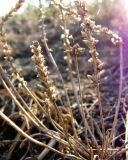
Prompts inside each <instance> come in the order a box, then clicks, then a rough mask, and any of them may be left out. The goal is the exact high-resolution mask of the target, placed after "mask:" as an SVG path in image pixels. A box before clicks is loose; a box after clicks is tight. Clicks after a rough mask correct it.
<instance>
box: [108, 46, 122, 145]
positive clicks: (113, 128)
mask: <svg viewBox="0 0 128 160" xmlns="http://www.w3.org/2000/svg"><path fill="white" fill-rule="evenodd" d="M119 59H120V81H119V82H120V84H119V94H118V101H117V105H116V110H115V116H114V121H113V125H112V130H111V134H110V138H109V141H110V142H111V140H112V138H113V134H114V133H115V127H116V124H117V118H118V113H119V108H120V101H121V93H122V88H123V45H122V44H121V45H120V58H119ZM109 145H110V143H109Z"/></svg>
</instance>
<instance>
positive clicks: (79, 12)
mask: <svg viewBox="0 0 128 160" xmlns="http://www.w3.org/2000/svg"><path fill="white" fill-rule="evenodd" d="M23 2H24V0H19V1H18V2H17V3H16V5H15V7H14V8H12V9H11V10H10V12H9V13H7V14H6V15H5V16H3V17H2V19H1V23H0V32H1V40H0V47H1V48H2V49H3V53H4V58H5V63H7V64H8V65H9V68H10V72H11V74H10V75H8V73H6V71H5V70H4V69H3V67H2V65H0V80H1V83H2V85H3V86H4V87H5V89H6V90H7V92H8V94H9V95H10V97H11V98H12V100H13V102H14V103H15V104H16V107H17V109H18V116H19V117H21V118H22V125H21V126H20V127H19V126H18V125H17V124H16V123H15V122H14V121H13V120H12V119H11V118H10V117H8V116H7V115H6V114H5V113H4V112H3V111H2V110H1V111H0V116H1V118H2V119H3V121H5V122H7V123H8V124H9V125H10V126H12V127H13V128H14V129H15V130H16V131H17V135H16V137H15V140H17V141H18V140H19V139H21V137H22V136H23V137H24V139H23V142H22V143H21V146H22V145H23V143H26V142H27V141H28V140H29V141H31V142H34V143H36V144H37V145H40V146H42V147H43V148H42V151H41V153H40V154H39V155H38V156H36V157H37V159H39V160H41V159H44V158H45V156H46V155H47V154H48V153H49V151H50V150H51V151H53V152H55V153H56V154H58V155H60V157H64V158H69V159H77V160H86V159H87V160H113V159H114V158H115V157H118V155H120V154H122V153H125V152H126V151H127V144H128V142H127V141H126V142H125V143H124V144H123V145H122V146H121V147H119V148H113V146H112V141H113V136H114V132H115V127H116V124H117V118H118V112H119V105H120V100H121V90H122V64H120V83H121V84H120V91H119V97H118V105H117V108H116V111H115V117H114V121H113V125H112V128H111V133H110V134H108V131H107V130H106V128H105V124H104V118H105V117H104V111H103V106H102V98H101V93H100V72H101V71H102V69H103V67H104V63H103V62H102V60H101V59H100V53H98V52H97V48H96V44H97V43H98V42H99V41H98V40H97V39H96V38H95V34H97V35H99V34H100V35H102V34H103V35H105V36H107V37H109V38H110V40H111V41H112V43H114V44H119V45H120V44H121V43H122V39H121V38H120V37H119V36H118V35H117V34H115V33H114V32H112V31H111V30H109V29H107V28H106V27H102V26H101V25H96V24H95V21H93V20H92V19H91V18H90V17H89V14H88V11H87V9H86V5H85V3H84V1H82V0H76V1H75V3H74V6H73V8H71V7H65V6H64V5H63V3H61V0H52V1H51V5H52V6H53V7H56V8H57V9H58V11H59V14H60V15H59V16H60V21H61V29H62V34H61V37H60V40H61V42H62V48H63V53H64V55H62V56H63V57H64V58H65V60H66V63H67V67H68V76H69V79H70V81H71V85H72V90H73V93H74V97H75V98H74V102H76V106H77V107H78V110H79V113H80V114H79V115H80V117H81V123H78V122H77V120H76V119H75V116H74V115H73V107H72V102H71V101H70V97H69V95H68V91H67V89H66V85H65V80H64V79H63V77H62V75H61V73H60V71H59V68H58V66H57V64H56V62H55V60H54V58H53V56H52V50H51V49H50V48H49V46H48V40H47V37H46V36H47V31H46V29H45V24H44V18H45V15H44V12H43V11H42V4H41V1H39V4H40V7H39V11H40V16H39V19H40V20H39V28H40V32H41V34H42V36H41V42H42V44H41V43H39V42H38V41H37V40H33V42H32V44H30V48H31V52H32V54H33V55H32V61H33V63H34V65H35V69H36V71H37V82H39V83H38V85H37V88H36V90H33V89H32V88H31V87H29V86H28V84H27V82H26V81H25V80H24V78H23V77H22V75H21V74H20V71H19V70H18V67H17V66H16V65H15V64H14V59H13V56H12V52H13V51H12V49H11V46H10V45H9V43H8V40H7V38H6V35H5V34H4V31H3V29H4V25H5V22H6V21H8V18H9V17H10V16H12V14H13V12H16V11H17V10H18V9H19V8H20V7H21V6H22V3H23ZM69 17H70V18H71V19H73V20H74V21H77V22H78V23H79V24H80V30H81V39H82V42H83V44H84V45H83V46H82V47H81V44H79V43H78V42H75V40H74V37H73V35H71V33H70V29H68V23H69V22H68V19H69ZM41 45H42V46H43V47H44V48H45V50H46V52H47V54H48V56H49V58H50V60H51V62H52V64H53V66H54V68H55V71H56V73H57V74H58V77H59V79H60V80H61V82H62V86H63V90H64V93H65V97H66V101H67V102H66V103H64V102H63V100H62V98H61V95H60V93H58V91H57V89H56V87H55V85H54V82H52V80H51V79H50V77H49V71H48V68H47V66H46V64H45V57H44V55H43V50H42V48H41ZM86 49H88V50H89V56H90V58H89V59H88V63H90V64H91V65H92V68H93V73H92V74H91V75H87V78H88V79H90V80H91V81H92V83H93V86H94V92H95V93H96V96H97V102H98V107H99V108H98V109H99V115H100V118H99V119H100V123H99V124H97V122H95V120H94V118H93V117H92V115H91V114H90V112H89V111H88V109H87V107H86V105H85V104H83V91H82V85H81V76H80V71H79V64H78V57H79V55H80V54H83V55H84V54H87V53H86ZM120 53H121V54H120V56H121V61H120V63H122V50H120ZM73 59H74V62H75V69H76V77H77V81H78V83H76V81H75V80H76V79H75V77H74V75H73ZM17 81H18V86H17V87H16V86H15V83H16V82H17ZM22 95H25V96H26V97H28V99H29V100H30V102H29V103H28V101H26V99H24V98H23V97H22ZM57 100H60V102H61V106H58V105H57ZM11 116H12V117H13V116H14V113H12V115H11ZM45 119H46V121H47V122H48V124H47V123H46V122H45ZM49 124H50V125H49ZM91 124H92V126H95V129H96V130H97V133H98V135H99V137H100V142H99V140H98V139H97V137H96V135H95V133H94V131H93V129H92V128H93V127H92V126H91ZM50 126H51V127H50ZM31 127H36V129H37V132H36V134H35V135H33V134H32V133H31V131H30V129H31ZM79 131H82V133H83V134H84V138H83V139H82V138H81V137H80V134H79ZM41 134H42V135H45V137H47V138H49V142H48V143H47V144H46V141H44V142H43V141H39V140H37V139H36V138H35V137H36V135H41ZM116 138H118V137H116ZM56 144H58V146H57V147H55V145H56ZM16 145H17V143H12V145H11V147H10V149H9V153H8V155H7V159H10V158H11V155H12V153H13V152H14V150H15V149H16ZM24 157H25V155H24Z"/></svg>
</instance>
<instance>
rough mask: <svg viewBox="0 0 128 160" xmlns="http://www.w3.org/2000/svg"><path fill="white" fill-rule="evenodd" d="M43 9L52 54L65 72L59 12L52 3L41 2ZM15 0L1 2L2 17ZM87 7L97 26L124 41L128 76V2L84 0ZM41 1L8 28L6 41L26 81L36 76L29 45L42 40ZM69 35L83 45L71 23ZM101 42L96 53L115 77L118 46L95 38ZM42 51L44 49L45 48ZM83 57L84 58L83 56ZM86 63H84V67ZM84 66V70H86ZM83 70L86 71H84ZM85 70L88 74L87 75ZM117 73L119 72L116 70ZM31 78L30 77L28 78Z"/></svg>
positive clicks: (32, 3)
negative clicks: (114, 33) (116, 34)
mask: <svg viewBox="0 0 128 160" xmlns="http://www.w3.org/2000/svg"><path fill="white" fill-rule="evenodd" d="M40 1H41V2H42V5H43V11H44V14H45V20H44V22H45V25H46V32H47V38H48V44H49V46H50V48H51V49H52V50H53V56H54V58H55V60H56V61H57V63H58V65H59V67H60V70H62V72H63V71H64V70H65V67H64V66H65V61H64V59H63V56H62V54H63V53H62V46H61V42H60V35H61V33H62V30H61V28H60V25H61V22H60V19H59V16H58V14H59V13H58V10H57V9H56V8H54V7H53V6H52V5H50V0H40ZM74 1H75V0H68V1H67V0H64V1H63V3H64V4H65V5H68V6H69V5H71V6H72V5H73V3H74ZM15 3H16V0H9V1H8V0H0V16H1V17H2V16H3V15H4V14H6V13H7V12H8V11H9V9H10V7H12V6H14V4H15ZM85 3H86V7H87V9H88V12H89V14H90V17H92V19H94V20H95V21H96V24H101V25H103V26H105V27H108V28H109V29H111V30H112V31H114V32H116V33H118V34H119V35H120V36H121V37H122V39H123V54H124V66H123V68H124V72H125V73H126V74H127V73H128V64H127V61H128V53H127V51H128V45H127V44H128V43H127V42H128V34H127V33H128V25H127V24H128V0H85ZM38 6H39V1H38V0H28V1H26V2H25V3H24V4H23V6H22V7H21V8H20V10H19V11H18V12H17V13H15V14H14V15H13V17H11V18H10V19H9V21H8V22H7V23H6V25H5V31H6V33H7V39H8V41H9V42H10V44H11V46H12V49H13V56H14V58H15V63H16V64H17V65H18V66H19V67H21V68H22V74H23V76H25V79H26V80H29V78H30V77H31V76H32V77H33V76H34V72H33V68H32V67H29V66H32V65H33V64H32V62H31V58H30V57H31V52H30V47H29V46H30V45H31V42H32V41H33V40H39V41H40V39H41V37H40V35H41V31H40V29H39V25H38V24H39V15H40V13H39V8H38ZM68 27H69V29H70V34H72V35H73V36H74V37H75V40H76V41H77V42H79V41H80V28H79V25H78V24H76V23H74V22H72V20H69V25H68ZM96 38H98V39H99V40H100V42H99V43H98V45H97V49H98V51H99V53H100V56H101V58H102V60H103V61H104V62H105V63H106V66H108V67H109V68H110V67H112V73H111V72H110V74H113V72H115V70H117V69H118V68H119V67H118V66H119V46H114V45H113V44H112V43H111V41H110V40H109V39H108V38H106V36H104V35H103V36H98V37H96ZM42 47H43V46H42ZM44 54H45V55H46V62H47V65H49V67H50V65H51V64H50V62H49V59H48V57H47V54H46V53H45V50H44ZM0 57H1V59H0V60H1V63H2V62H3V58H2V57H3V55H2V52H1V53H0ZM81 57H82V56H81ZM81 57H79V59H80V61H81V63H80V64H82V65H81V68H80V69H81V71H82V72H83V71H84V72H85V74H86V73H87V72H89V68H88V67H87V66H88V65H86V63H85V61H87V58H88V57H87V58H86V57H85V59H83V57H82V58H81ZM82 61H83V63H82ZM83 66H84V67H83ZM82 67H83V68H82ZM85 68H86V70H87V71H85ZM117 72H118V70H117ZM28 75H31V76H28Z"/></svg>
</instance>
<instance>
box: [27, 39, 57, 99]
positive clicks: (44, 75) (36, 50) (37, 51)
mask: <svg viewBox="0 0 128 160" xmlns="http://www.w3.org/2000/svg"><path fill="white" fill-rule="evenodd" d="M30 48H31V51H32V53H33V54H34V55H33V56H32V60H33V62H34V63H35V64H36V69H37V71H38V78H39V79H40V80H41V81H42V82H44V84H45V87H44V91H45V92H46V94H47V95H48V97H49V98H50V99H51V100H55V99H56V97H57V94H56V90H55V87H54V86H53V84H52V81H51V80H49V77H48V73H49V72H48V69H47V66H45V59H44V56H43V55H42V54H41V53H42V50H41V47H40V44H39V42H38V41H33V42H32V45H31V46H30Z"/></svg>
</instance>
